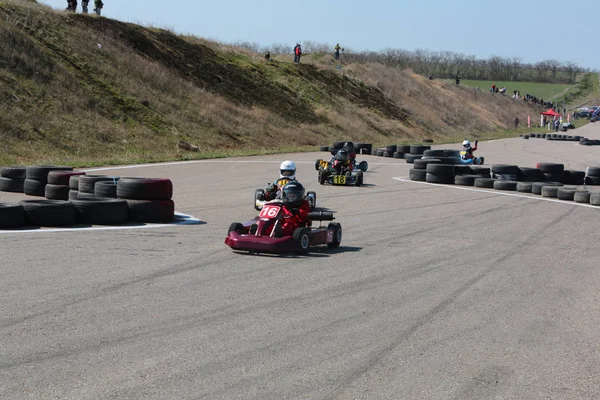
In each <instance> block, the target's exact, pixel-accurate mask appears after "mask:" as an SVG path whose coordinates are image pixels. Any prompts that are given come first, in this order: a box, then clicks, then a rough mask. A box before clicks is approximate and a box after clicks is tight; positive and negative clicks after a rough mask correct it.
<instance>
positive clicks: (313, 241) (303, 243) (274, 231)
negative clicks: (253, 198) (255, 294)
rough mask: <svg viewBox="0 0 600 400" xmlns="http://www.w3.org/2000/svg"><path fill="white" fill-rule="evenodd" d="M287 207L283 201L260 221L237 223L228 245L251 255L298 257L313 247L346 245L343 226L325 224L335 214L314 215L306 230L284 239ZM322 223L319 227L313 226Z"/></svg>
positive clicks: (270, 207)
mask: <svg viewBox="0 0 600 400" xmlns="http://www.w3.org/2000/svg"><path fill="white" fill-rule="evenodd" d="M283 207H284V206H283V204H282V203H281V202H279V201H271V202H268V203H266V204H265V205H264V206H263V208H262V210H261V211H260V213H259V214H258V217H256V218H254V219H253V220H251V221H248V222H246V223H244V224H242V223H239V222H234V223H233V224H231V225H230V226H229V230H228V231H227V237H226V238H225V244H226V245H228V246H229V247H231V248H232V249H233V250H240V251H249V252H250V253H257V254H258V253H290V252H291V253H298V254H305V253H307V252H308V251H309V248H310V247H311V246H317V245H327V247H329V248H336V247H339V245H340V243H341V241H342V225H340V224H339V223H337V222H330V223H329V224H328V225H327V226H323V225H322V222H323V221H332V220H333V219H334V218H333V213H332V212H331V211H312V212H310V213H309V214H308V221H307V223H306V225H305V226H299V227H297V228H296V229H295V230H294V233H293V234H292V235H284V234H283V233H282V230H281V220H282V219H283V218H286V213H284V212H283ZM315 221H319V222H320V223H319V226H318V227H313V226H312V223H313V222H315Z"/></svg>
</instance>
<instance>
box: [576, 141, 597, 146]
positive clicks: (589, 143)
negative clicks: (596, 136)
mask: <svg viewBox="0 0 600 400" xmlns="http://www.w3.org/2000/svg"><path fill="white" fill-rule="evenodd" d="M579 144H580V145H582V146H593V145H594V143H593V142H592V141H590V140H582V141H580V142H579Z"/></svg>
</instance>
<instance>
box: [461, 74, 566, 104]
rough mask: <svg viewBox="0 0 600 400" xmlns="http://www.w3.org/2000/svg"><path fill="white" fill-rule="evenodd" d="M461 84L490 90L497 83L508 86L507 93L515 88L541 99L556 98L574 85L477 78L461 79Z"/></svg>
mask: <svg viewBox="0 0 600 400" xmlns="http://www.w3.org/2000/svg"><path fill="white" fill-rule="evenodd" d="M460 83H461V85H467V86H471V87H479V88H480V89H481V90H482V91H489V90H490V89H491V88H492V85H493V84H496V86H497V87H499V88H503V87H505V88H506V93H507V94H508V95H512V94H513V91H514V90H518V91H520V92H521V96H524V95H525V94H527V93H529V94H530V95H532V96H535V97H537V98H539V99H544V100H548V101H551V100H554V99H556V98H558V97H560V96H561V95H563V94H564V93H566V92H567V91H568V90H569V89H571V88H572V87H573V85H567V84H557V83H537V82H508V81H498V82H496V81H477V80H466V79H465V80H461V81H460Z"/></svg>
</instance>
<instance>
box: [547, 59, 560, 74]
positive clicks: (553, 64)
mask: <svg viewBox="0 0 600 400" xmlns="http://www.w3.org/2000/svg"><path fill="white" fill-rule="evenodd" d="M546 64H547V65H548V68H549V69H550V71H551V72H552V77H553V78H556V73H557V72H558V69H559V68H560V66H561V65H562V63H561V62H560V61H558V60H546Z"/></svg>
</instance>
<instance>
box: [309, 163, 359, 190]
mask: <svg viewBox="0 0 600 400" xmlns="http://www.w3.org/2000/svg"><path fill="white" fill-rule="evenodd" d="M317 177H318V180H319V183H320V184H321V185H325V184H329V185H341V186H360V185H362V184H363V172H362V171H356V172H353V171H351V170H350V169H348V168H344V167H342V169H341V171H340V172H339V173H338V172H337V171H332V170H331V169H325V168H323V167H320V168H319V174H318V176H317Z"/></svg>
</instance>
